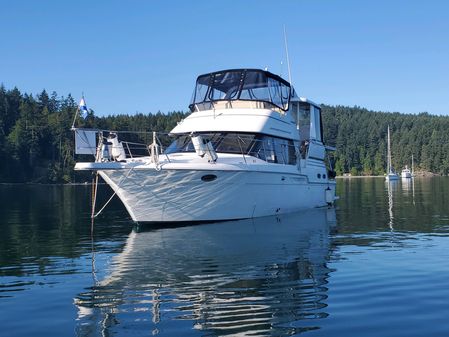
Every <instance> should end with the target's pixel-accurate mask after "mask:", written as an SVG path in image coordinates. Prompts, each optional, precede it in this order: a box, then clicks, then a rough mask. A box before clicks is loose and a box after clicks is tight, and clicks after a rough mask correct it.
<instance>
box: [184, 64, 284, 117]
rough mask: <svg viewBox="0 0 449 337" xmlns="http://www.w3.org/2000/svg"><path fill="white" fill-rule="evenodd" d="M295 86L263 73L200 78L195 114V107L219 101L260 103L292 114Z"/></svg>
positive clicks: (250, 71)
mask: <svg viewBox="0 0 449 337" xmlns="http://www.w3.org/2000/svg"><path fill="white" fill-rule="evenodd" d="M290 97H291V86H290V83H288V82H287V81H286V80H284V79H283V78H281V77H280V76H278V75H275V74H272V73H270V72H269V71H266V70H261V69H229V70H222V71H216V72H213V73H208V74H204V75H200V76H198V78H197V80H196V87H195V91H194V94H193V98H192V102H191V104H190V105H189V107H190V109H191V111H194V110H195V105H197V104H202V103H214V102H218V101H236V100H241V101H259V102H266V103H269V104H272V105H273V106H275V107H277V108H279V109H281V110H283V111H287V110H288V105H289V102H290Z"/></svg>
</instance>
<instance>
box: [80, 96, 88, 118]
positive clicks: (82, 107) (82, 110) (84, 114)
mask: <svg viewBox="0 0 449 337" xmlns="http://www.w3.org/2000/svg"><path fill="white" fill-rule="evenodd" d="M79 109H80V116H81V117H82V118H86V117H87V113H88V112H89V110H87V105H86V102H85V101H84V97H83V98H81V101H80V105H79Z"/></svg>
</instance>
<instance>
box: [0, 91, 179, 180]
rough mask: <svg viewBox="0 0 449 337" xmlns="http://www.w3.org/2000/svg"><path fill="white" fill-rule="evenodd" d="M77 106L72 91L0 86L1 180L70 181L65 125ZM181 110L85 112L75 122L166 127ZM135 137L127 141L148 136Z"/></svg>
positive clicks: (69, 137)
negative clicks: (32, 91)
mask: <svg viewBox="0 0 449 337" xmlns="http://www.w3.org/2000/svg"><path fill="white" fill-rule="evenodd" d="M77 107H78V102H75V100H74V99H73V97H72V96H71V95H69V96H68V97H58V95H57V94H56V93H55V92H53V93H52V94H51V95H50V96H49V95H48V93H47V92H46V91H45V90H44V91H42V93H40V94H39V95H37V96H35V97H33V96H32V95H29V94H22V93H21V92H20V91H19V90H18V89H17V88H14V89H12V90H6V89H5V87H4V86H0V160H1V164H0V182H42V183H48V182H50V183H57V182H58V183H59V182H62V183H67V182H74V181H75V180H76V179H75V178H76V177H75V175H74V171H73V167H74V165H75V157H74V153H73V152H74V135H73V132H72V131H71V130H70V128H71V126H72V123H73V118H74V116H75V113H76V110H77ZM186 115H187V114H186V113H183V112H171V113H168V114H162V113H160V112H159V113H157V114H148V115H144V114H137V115H132V116H128V115H116V116H108V117H96V116H94V114H93V111H90V113H89V115H88V117H87V118H86V119H85V120H82V119H80V118H78V120H77V123H76V126H77V127H94V128H100V129H105V130H129V131H139V132H140V131H142V132H143V131H148V130H151V131H167V130H170V129H172V128H173V127H174V126H175V125H176V123H177V122H178V121H180V120H181V119H183V118H185V116H186ZM134 136H135V135H134ZM136 137H137V138H130V139H127V140H129V141H136V142H139V141H148V139H145V138H140V137H141V136H136ZM77 181H79V179H78V180H77Z"/></svg>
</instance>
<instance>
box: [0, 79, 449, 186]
mask: <svg viewBox="0 0 449 337" xmlns="http://www.w3.org/2000/svg"><path fill="white" fill-rule="evenodd" d="M322 109H323V131H324V139H325V142H326V143H327V144H328V145H332V146H335V147H336V148H337V151H336V152H335V153H334V154H333V157H334V162H335V169H336V171H337V174H338V175H341V174H343V173H351V174H352V175H383V174H385V166H386V133H387V125H390V129H391V131H392V155H393V165H394V167H396V169H397V170H400V169H401V168H402V167H404V166H405V165H409V166H410V163H411V157H412V155H413V156H414V160H415V169H417V170H422V171H427V172H432V173H435V174H441V175H447V174H448V173H449V156H448V154H449V132H448V131H447V130H449V117H447V116H435V115H430V114H428V113H421V114H417V115H414V114H400V113H385V112H375V111H369V110H367V109H364V108H360V107H346V106H329V105H322ZM76 110H77V102H76V101H75V100H74V98H73V97H72V96H71V95H68V96H67V97H59V96H58V95H57V93H55V92H53V93H52V94H50V95H49V94H48V93H47V92H46V91H45V90H44V91H42V92H41V93H40V94H38V95H31V94H27V93H21V92H20V91H19V90H18V89H17V88H14V89H10V90H8V89H6V88H5V87H4V86H0V158H1V160H2V162H1V166H0V183H13V182H14V183H15V182H41V183H71V182H75V181H80V178H79V176H77V175H76V174H74V171H73V166H74V163H75V160H74V154H73V149H74V145H73V133H72V131H71V130H70V127H71V125H72V121H73V118H74V115H75V112H76ZM187 115H188V112H181V111H177V112H169V113H166V114H164V113H161V112H158V113H155V114H152V113H149V114H142V113H140V114H135V115H125V114H121V115H110V116H105V117H98V116H95V113H94V112H93V111H92V110H90V111H89V114H88V117H87V118H86V119H84V120H83V119H78V121H77V126H79V127H96V128H100V129H112V130H129V131H139V132H140V131H142V132H143V131H159V132H167V131H169V130H170V129H172V128H173V127H174V126H175V125H176V123H177V122H179V121H180V120H181V119H183V118H185V117H186V116H187Z"/></svg>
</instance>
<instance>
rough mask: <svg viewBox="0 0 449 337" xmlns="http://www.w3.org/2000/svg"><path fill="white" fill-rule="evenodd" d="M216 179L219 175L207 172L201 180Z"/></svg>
mask: <svg viewBox="0 0 449 337" xmlns="http://www.w3.org/2000/svg"><path fill="white" fill-rule="evenodd" d="M215 179H217V176H216V175H215V174H206V175H204V176H202V177H201V180H202V181H205V182H208V181H214V180H215Z"/></svg>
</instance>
